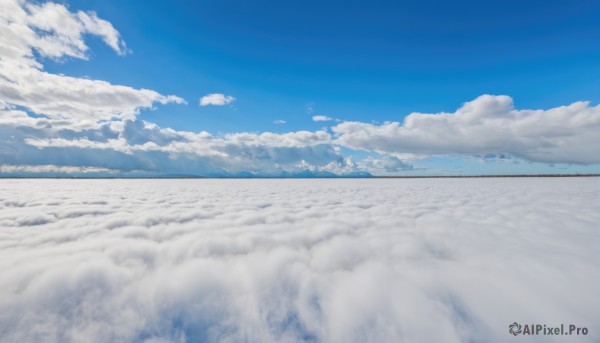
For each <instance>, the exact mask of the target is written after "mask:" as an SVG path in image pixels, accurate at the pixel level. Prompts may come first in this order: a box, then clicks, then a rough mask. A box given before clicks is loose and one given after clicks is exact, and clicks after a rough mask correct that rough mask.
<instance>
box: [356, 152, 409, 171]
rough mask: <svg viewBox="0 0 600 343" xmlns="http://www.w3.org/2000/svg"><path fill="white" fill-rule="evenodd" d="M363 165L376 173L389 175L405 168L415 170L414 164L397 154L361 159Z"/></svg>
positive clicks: (367, 169)
mask: <svg viewBox="0 0 600 343" xmlns="http://www.w3.org/2000/svg"><path fill="white" fill-rule="evenodd" d="M360 164H361V167H362V168H363V169H365V170H366V171H368V172H370V173H373V174H374V175H389V174H395V173H398V172H401V171H405V170H413V169H414V168H413V166H412V165H410V164H408V163H406V162H404V161H402V160H400V159H399V158H397V157H395V156H386V157H384V158H381V159H377V158H373V157H371V156H369V157H366V158H364V159H363V160H362V161H361V163H360Z"/></svg>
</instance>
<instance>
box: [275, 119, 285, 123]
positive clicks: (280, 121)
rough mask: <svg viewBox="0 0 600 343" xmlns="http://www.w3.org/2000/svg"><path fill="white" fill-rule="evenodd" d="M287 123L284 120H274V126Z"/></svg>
mask: <svg viewBox="0 0 600 343" xmlns="http://www.w3.org/2000/svg"><path fill="white" fill-rule="evenodd" d="M285 123H286V121H285V120H283V119H277V120H273V124H285Z"/></svg>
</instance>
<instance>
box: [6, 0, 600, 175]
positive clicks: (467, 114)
mask: <svg viewBox="0 0 600 343" xmlns="http://www.w3.org/2000/svg"><path fill="white" fill-rule="evenodd" d="M599 19H600V3H598V2H597V1H577V2H565V1H527V2H523V1H452V2H448V1H370V2H369V3H366V2H358V1H344V2H341V1H327V2H323V1H312V0H309V1H278V2H275V1H268V2H267V1H263V0H261V1H253V2H248V1H216V0H215V1H213V0H208V1H169V2H164V1H156V0H149V1H145V2H144V4H143V5H140V3H139V2H134V1H112V0H102V1H97V0H79V1H75V0H72V1H58V2H46V1H29V0H0V43H1V44H0V45H1V47H0V175H3V176H20V175H50V176H55V175H56V176H62V175H67V176H105V175H114V176H335V175H341V176H368V175H480V174H538V173H549V174H565V173H600V144H598V141H599V138H600V106H599V104H600V43H599V42H600V20H599Z"/></svg>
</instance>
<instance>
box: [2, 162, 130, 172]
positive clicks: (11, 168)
mask: <svg viewBox="0 0 600 343" xmlns="http://www.w3.org/2000/svg"><path fill="white" fill-rule="evenodd" d="M117 172H119V171H118V170H114V169H107V168H98V167H80V166H55V165H9V164H0V173H3V174H13V173H28V174H38V173H58V174H100V173H103V174H104V173H107V174H115V173H117Z"/></svg>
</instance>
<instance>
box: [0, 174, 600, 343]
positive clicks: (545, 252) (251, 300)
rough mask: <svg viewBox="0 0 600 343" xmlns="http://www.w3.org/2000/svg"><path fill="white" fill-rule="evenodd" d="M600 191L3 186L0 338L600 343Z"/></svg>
mask: <svg viewBox="0 0 600 343" xmlns="http://www.w3.org/2000/svg"><path fill="white" fill-rule="evenodd" d="M598 181H599V180H598V178H493V179H491V178H490V179H385V180H382V179H362V180H349V179H335V180H330V179H329V180H325V179H320V180H314V179H312V180H303V179H297V180H227V179H223V180H25V179H23V180H2V181H0V341H1V342H153V343H158V342H504V341H514V340H518V339H519V338H515V337H513V336H511V335H510V334H509V333H508V326H509V324H511V323H513V322H515V321H517V322H519V323H523V324H526V323H529V324H536V323H540V324H547V325H560V324H561V323H564V324H576V325H578V326H585V327H587V328H588V329H589V333H588V335H587V336H579V337H573V336H571V337H557V338H554V337H552V336H530V337H522V338H521V340H525V339H526V340H527V341H528V342H553V341H556V342H567V341H572V342H591V341H598V340H600V325H598V324H599V318H600V297H598V289H600V228H599V225H598V223H600V202H599V201H598V200H599V199H600V182H598Z"/></svg>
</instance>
